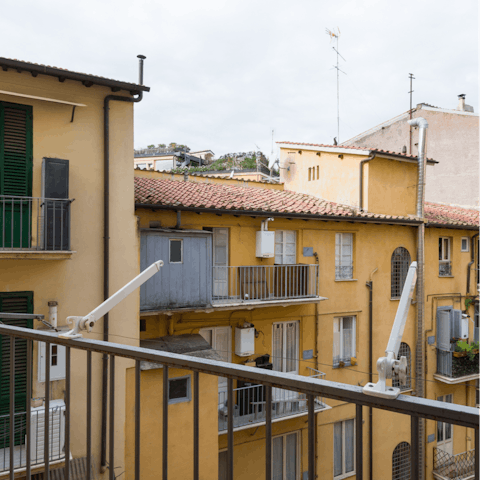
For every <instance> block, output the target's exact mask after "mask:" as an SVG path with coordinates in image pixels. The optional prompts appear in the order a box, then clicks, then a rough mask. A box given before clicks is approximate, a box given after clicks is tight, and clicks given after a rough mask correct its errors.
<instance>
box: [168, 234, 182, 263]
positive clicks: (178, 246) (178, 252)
mask: <svg viewBox="0 0 480 480" xmlns="http://www.w3.org/2000/svg"><path fill="white" fill-rule="evenodd" d="M182 262H183V240H174V239H170V263H182Z"/></svg>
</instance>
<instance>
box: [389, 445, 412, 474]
mask: <svg viewBox="0 0 480 480" xmlns="http://www.w3.org/2000/svg"><path fill="white" fill-rule="evenodd" d="M403 444H405V445H408V450H407V449H405V450H407V452H408V453H407V455H405V453H404V452H403V451H401V450H400V449H399V447H402V445H403ZM411 451H412V447H411V445H410V444H409V443H408V442H406V441H402V442H400V443H398V444H397V445H396V446H395V448H394V449H393V452H392V479H394V478H404V476H403V473H406V472H407V471H408V473H409V474H410V469H411V460H410V455H411ZM395 453H397V456H398V458H395ZM402 454H403V455H402ZM405 460H406V461H407V465H403V468H401V471H399V472H395V471H394V469H395V462H397V464H398V467H397V468H398V469H399V470H400V465H401V461H405ZM405 467H407V468H405ZM394 474H395V475H396V476H395V477H394ZM397 474H400V475H401V476H402V477H398V476H397ZM408 478H410V477H408Z"/></svg>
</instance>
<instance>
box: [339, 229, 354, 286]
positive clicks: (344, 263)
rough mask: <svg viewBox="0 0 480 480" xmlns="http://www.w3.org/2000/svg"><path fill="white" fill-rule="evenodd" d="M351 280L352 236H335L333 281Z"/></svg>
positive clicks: (342, 234) (345, 234)
mask: <svg viewBox="0 0 480 480" xmlns="http://www.w3.org/2000/svg"><path fill="white" fill-rule="evenodd" d="M352 278H353V234H352V233H336V234H335V280H351V279H352Z"/></svg>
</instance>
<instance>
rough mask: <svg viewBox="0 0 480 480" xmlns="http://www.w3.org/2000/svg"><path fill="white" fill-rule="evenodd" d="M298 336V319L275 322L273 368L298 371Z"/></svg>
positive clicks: (289, 371) (280, 370) (291, 371)
mask: <svg viewBox="0 0 480 480" xmlns="http://www.w3.org/2000/svg"><path fill="white" fill-rule="evenodd" d="M298 337H299V335H298V321H295V322H279V323H274V324H273V333H272V363H273V370H275V371H276V372H285V373H298V348H299V346H298Z"/></svg>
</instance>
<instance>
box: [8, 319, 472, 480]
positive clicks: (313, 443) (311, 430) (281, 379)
mask: <svg viewBox="0 0 480 480" xmlns="http://www.w3.org/2000/svg"><path fill="white" fill-rule="evenodd" d="M0 335H4V336H5V337H4V340H3V341H4V342H6V341H7V342H8V340H6V339H7V338H8V339H9V341H10V352H9V357H10V359H9V361H10V363H9V365H10V366H9V368H10V377H9V378H10V388H9V391H10V392H13V391H14V388H15V387H14V386H15V380H14V379H15V361H14V360H15V343H16V339H23V340H27V341H26V342H24V341H23V343H24V344H26V364H27V375H26V401H27V408H26V411H27V412H28V411H30V399H31V395H32V363H33V362H32V360H33V358H32V356H33V355H32V352H33V341H38V342H46V348H45V352H46V354H45V408H46V409H47V410H49V409H50V344H56V345H63V346H65V347H66V348H65V357H66V370H65V371H66V379H65V453H64V454H65V478H71V477H69V476H68V475H69V472H71V463H72V462H71V461H70V451H71V450H70V439H71V431H70V429H71V424H72V422H71V420H70V395H71V392H70V390H71V388H70V387H71V383H72V375H75V370H74V369H72V364H71V350H72V349H74V350H83V351H86V360H85V361H86V372H87V374H86V377H84V376H83V372H82V374H81V375H80V376H78V377H75V376H74V377H73V380H74V381H75V382H77V383H78V382H85V390H84V391H85V395H86V398H85V401H86V416H85V421H84V422H82V420H81V418H80V416H83V410H82V411H78V412H75V425H77V426H78V425H82V428H83V427H85V430H84V432H85V433H84V434H83V435H85V437H84V438H85V440H86V442H85V445H86V458H87V460H86V464H87V468H88V470H90V469H91V465H92V458H93V455H92V431H93V429H92V352H97V353H100V354H103V355H106V360H107V361H108V365H109V368H108V374H107V383H108V385H109V395H108V417H107V420H108V426H109V428H108V455H107V457H108V459H107V460H106V461H107V463H108V465H115V464H116V461H118V460H119V459H118V458H117V459H116V458H115V447H116V443H117V442H118V440H117V439H116V438H115V434H116V429H115V418H116V417H115V415H116V413H115V406H116V399H117V398H118V397H119V396H124V395H125V392H124V391H121V392H120V393H117V394H116V392H115V389H116V386H117V382H116V377H115V362H116V358H117V357H121V358H129V359H133V360H134V361H135V369H134V383H135V395H134V398H135V402H134V408H133V412H132V415H133V417H134V418H133V420H134V435H133V436H132V443H134V448H133V449H132V450H133V451H132V453H134V455H133V458H134V466H133V472H128V477H129V478H133V479H135V480H140V478H141V479H142V480H153V478H152V477H146V476H145V475H144V476H141V473H140V472H141V462H142V461H143V460H142V455H141V452H142V450H141V442H142V429H141V423H140V409H141V405H142V398H141V383H142V378H141V376H142V375H141V369H140V365H141V362H142V361H146V362H151V363H155V364H160V365H162V366H163V373H162V376H163V389H162V394H161V396H162V422H161V428H160V429H159V431H158V435H159V436H161V438H162V440H161V442H159V445H161V446H159V465H160V467H159V468H158V471H155V473H154V475H155V476H154V478H155V480H156V479H159V478H162V480H167V478H168V464H169V463H168V462H169V459H170V460H171V459H172V458H173V457H172V455H173V454H175V455H177V456H178V450H174V449H172V448H171V447H170V450H171V451H170V452H169V443H168V439H169V428H168V427H169V423H171V422H170V420H169V410H170V407H171V406H170V405H169V388H168V386H169V369H170V368H176V369H182V370H190V371H193V375H192V377H193V379H192V384H193V385H192V386H193V389H192V397H193V405H192V409H191V411H192V424H193V429H192V443H193V449H192V450H193V461H192V463H191V468H192V476H191V478H193V480H198V479H199V478H200V475H199V472H200V470H199V465H200V449H199V447H200V415H201V412H203V410H201V409H200V403H201V393H200V392H201V389H202V387H203V388H205V387H204V385H203V381H202V382H200V373H202V374H207V375H214V376H217V377H226V378H227V395H228V396H227V399H228V404H227V414H228V420H227V462H226V463H227V478H228V480H233V478H234V442H233V439H234V435H233V430H234V405H235V402H236V399H235V394H234V388H233V382H234V380H241V381H245V382H251V383H252V384H254V385H262V387H265V413H266V414H265V442H264V454H265V463H264V465H265V478H266V479H267V480H271V478H272V456H273V455H272V450H273V449H272V443H273V442H272V412H273V401H274V389H277V388H279V389H284V390H289V391H291V392H296V393H298V395H304V396H305V400H306V405H307V416H308V419H307V422H306V424H307V432H306V437H307V441H306V444H305V445H306V449H307V455H306V457H307V458H306V462H305V468H306V470H307V472H308V478H309V479H314V478H316V474H317V473H318V474H319V475H318V478H323V476H322V471H321V468H322V463H323V462H324V461H325V462H327V461H329V462H330V461H331V451H330V450H329V452H328V458H327V457H326V458H325V459H323V458H322V450H321V449H319V448H318V444H317V440H318V439H316V437H315V424H316V422H315V406H316V402H315V399H316V398H317V397H324V398H326V399H335V400H339V401H341V402H346V403H353V404H355V412H356V416H355V434H354V435H355V466H356V473H355V475H356V479H357V480H363V478H364V477H363V437H364V432H363V407H371V408H378V409H382V410H387V411H390V412H396V413H401V414H404V415H408V416H410V419H411V422H410V424H411V449H410V460H411V461H410V468H411V477H410V478H412V479H414V478H419V475H420V465H421V463H420V457H419V451H420V448H419V447H420V444H419V439H420V427H421V423H420V422H423V420H422V419H430V420H434V421H438V422H445V423H450V424H454V425H460V426H463V427H467V428H473V429H475V432H474V438H475V474H476V476H477V477H476V478H478V476H479V464H480V461H479V459H478V453H479V445H478V441H479V439H478V429H479V424H478V409H476V408H473V407H467V406H463V405H456V404H450V403H445V402H439V401H436V400H429V399H425V398H418V397H413V396H409V395H399V396H398V398H396V399H385V398H380V397H374V396H370V395H365V394H364V393H363V388H362V387H360V386H356V385H346V384H342V383H337V382H331V381H327V380H322V379H319V378H309V377H306V376H299V375H293V374H286V373H281V372H274V371H270V370H265V369H260V368H255V367H246V366H244V365H237V364H233V363H226V362H221V361H217V360H209V359H205V358H200V357H193V356H187V355H180V354H175V353H171V352H164V351H159V350H150V349H147V348H140V347H133V346H130V345H120V344H117V343H112V342H104V341H100V340H94V339H91V338H81V339H74V340H71V339H65V338H60V337H58V334H57V333H54V332H45V331H41V330H33V329H28V328H20V327H13V326H9V325H3V324H0ZM97 358H98V357H97ZM75 367H78V364H76V365H75ZM119 380H120V379H119ZM119 383H120V384H122V382H121V381H120V382H119ZM207 394H208V391H207ZM82 401H83V399H82ZM14 407H15V405H14V396H13V395H10V416H9V421H10V431H13V430H14V424H15V415H14ZM122 415H123V412H122ZM204 421H206V420H204ZM204 421H202V423H203V422H204ZM208 421H209V422H211V421H216V419H211V418H209V419H208ZM26 422H27V425H26V429H27V431H30V429H31V423H32V422H31V418H30V416H29V415H27V418H26ZM49 425H50V417H49V415H46V416H45V418H44V429H43V432H44V435H45V437H44V438H45V441H44V458H45V467H44V472H43V475H44V478H45V479H46V480H48V478H49V472H50V455H51V453H50V442H49V441H48V440H49V432H50V426H49ZM75 435H76V439H78V438H79V436H81V435H82V432H81V431H78V430H77V431H75ZM184 435H188V434H187V433H186V432H185V434H184ZM185 438H186V437H185ZM147 441H148V442H150V443H151V441H152V437H151V436H149V437H148V440H147ZM14 446H15V444H14V436H13V435H11V436H10V438H9V448H10V450H9V456H10V464H9V475H10V478H12V479H13V478H14V476H15V467H14ZM185 451H186V452H187V451H189V450H188V449H186V450H185ZM95 453H96V452H95ZM169 453H170V457H169ZM373 454H374V453H373ZM184 455H189V454H188V453H184ZM316 455H318V469H319V470H318V472H317V470H316ZM189 459H190V458H189V457H185V461H188V460H189ZM383 460H385V459H383ZM120 461H121V460H120ZM117 463H118V462H117ZM31 467H32V462H31V446H30V442H27V452H26V467H25V468H26V470H25V477H26V480H31V478H32V477H31ZM115 476H116V474H115V469H114V468H110V469H109V470H108V477H109V480H114V479H115Z"/></svg>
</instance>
